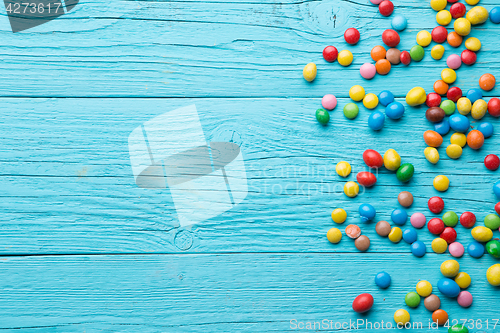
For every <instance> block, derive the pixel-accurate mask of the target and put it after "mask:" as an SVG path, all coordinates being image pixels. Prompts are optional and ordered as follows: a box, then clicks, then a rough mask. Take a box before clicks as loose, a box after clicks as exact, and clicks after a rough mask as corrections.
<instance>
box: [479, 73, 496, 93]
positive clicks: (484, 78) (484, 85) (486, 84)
mask: <svg viewBox="0 0 500 333" xmlns="http://www.w3.org/2000/svg"><path fill="white" fill-rule="evenodd" d="M495 83H496V79H495V77H494V76H493V75H492V74H489V73H487V74H483V75H481V77H480V78H479V87H480V88H481V89H483V90H486V91H490V90H492V89H493V88H494V87H495Z"/></svg>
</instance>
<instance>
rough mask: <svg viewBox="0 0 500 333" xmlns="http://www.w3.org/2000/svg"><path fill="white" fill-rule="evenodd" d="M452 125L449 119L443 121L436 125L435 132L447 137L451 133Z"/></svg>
mask: <svg viewBox="0 0 500 333" xmlns="http://www.w3.org/2000/svg"><path fill="white" fill-rule="evenodd" d="M450 128H451V127H450V123H449V121H448V119H443V120H441V121H440V122H439V123H435V124H434V131H436V132H437V133H439V134H440V135H446V134H448V132H449V131H450Z"/></svg>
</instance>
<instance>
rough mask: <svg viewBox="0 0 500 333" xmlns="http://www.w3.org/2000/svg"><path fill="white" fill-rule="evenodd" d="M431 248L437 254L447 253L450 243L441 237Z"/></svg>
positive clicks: (435, 240)
mask: <svg viewBox="0 0 500 333" xmlns="http://www.w3.org/2000/svg"><path fill="white" fill-rule="evenodd" d="M431 246H432V250H433V251H434V252H436V253H445V252H446V250H447V249H448V243H447V242H446V241H445V240H444V239H442V238H441V237H438V238H436V239H434V240H433V241H432V244H431Z"/></svg>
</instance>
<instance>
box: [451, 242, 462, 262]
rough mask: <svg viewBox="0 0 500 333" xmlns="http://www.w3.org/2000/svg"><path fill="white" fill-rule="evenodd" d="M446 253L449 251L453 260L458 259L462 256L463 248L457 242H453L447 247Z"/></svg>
mask: <svg viewBox="0 0 500 333" xmlns="http://www.w3.org/2000/svg"><path fill="white" fill-rule="evenodd" d="M448 251H450V254H451V255H452V256H454V257H455V258H460V257H461V256H463V255H464V251H465V249H464V246H463V245H462V244H460V243H459V242H453V243H451V244H450V246H449V247H448Z"/></svg>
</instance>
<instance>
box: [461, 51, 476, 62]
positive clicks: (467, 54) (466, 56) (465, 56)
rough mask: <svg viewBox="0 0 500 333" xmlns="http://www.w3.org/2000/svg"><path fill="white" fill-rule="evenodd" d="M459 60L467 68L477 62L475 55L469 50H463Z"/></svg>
mask: <svg viewBox="0 0 500 333" xmlns="http://www.w3.org/2000/svg"><path fill="white" fill-rule="evenodd" d="M460 59H462V62H463V63H464V64H466V65H467V66H472V65H474V64H475V63H476V61H477V55H476V53H475V52H472V51H470V50H463V51H462V54H461V55H460Z"/></svg>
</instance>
